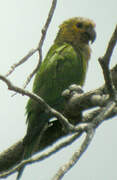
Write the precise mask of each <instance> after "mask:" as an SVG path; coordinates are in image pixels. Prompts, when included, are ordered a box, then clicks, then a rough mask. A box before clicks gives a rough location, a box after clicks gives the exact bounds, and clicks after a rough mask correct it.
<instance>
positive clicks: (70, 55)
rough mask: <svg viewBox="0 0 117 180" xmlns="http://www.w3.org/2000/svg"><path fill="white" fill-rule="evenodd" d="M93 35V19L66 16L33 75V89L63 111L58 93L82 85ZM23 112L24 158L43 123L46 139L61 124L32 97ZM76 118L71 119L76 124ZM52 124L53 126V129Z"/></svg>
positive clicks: (31, 147) (62, 99) (61, 98)
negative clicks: (25, 126)
mask: <svg viewBox="0 0 117 180" xmlns="http://www.w3.org/2000/svg"><path fill="white" fill-rule="evenodd" d="M95 39H96V31H95V23H94V22H93V20H90V19H88V18H84V17H73V18H70V19H68V20H65V21H64V22H63V23H62V24H61V25H60V26H59V31H58V33H57V35H56V38H55V40H54V42H53V45H52V46H51V47H50V49H49V51H48V53H47V55H46V57H45V59H44V60H43V61H42V63H41V66H40V67H39V70H38V71H37V73H36V75H35V79H34V83H33V89H32V91H33V93H35V94H36V95H38V96H40V97H41V98H43V99H44V101H45V102H46V103H47V104H48V105H49V106H51V107H52V108H54V109H55V110H57V111H59V112H61V113H64V98H63V96H62V95H61V94H62V92H63V91H64V90H65V89H67V88H68V87H69V86H70V85H71V84H77V85H80V86H81V87H82V86H83V85H84V82H85V78H86V73H87V69H88V64H89V60H90V57H91V48H90V42H91V43H93V42H94V41H95ZM26 115H27V120H26V122H27V133H26V135H25V137H24V155H23V159H27V158H29V157H30V156H31V155H32V154H33V153H34V152H35V149H36V144H38V141H39V142H41V140H40V139H41V138H40V136H41V133H42V136H43V130H44V128H45V127H46V125H48V129H49V124H50V131H48V130H47V131H48V132H49V133H50V134H49V133H47V136H48V139H49V136H50V135H51V136H55V137H57V134H59V133H60V132H61V131H60V130H59V129H60V128H62V126H60V122H59V120H56V119H55V123H54V120H53V123H52V122H51V119H52V118H53V116H52V115H51V114H50V113H48V112H46V109H44V108H43V107H42V105H41V104H39V103H38V102H36V101H35V100H33V99H31V98H30V99H29V100H28V103H27V105H26ZM68 120H69V119H68ZM77 121H79V120H77ZM77 121H76V122H74V121H73V122H72V121H71V122H70V123H72V124H74V125H75V124H77V123H78V122H77ZM51 126H53V127H52V129H51ZM54 126H57V128H55V127H54ZM54 128H55V129H56V131H55V130H54ZM51 130H52V131H51ZM42 139H43V137H42ZM55 139H56V138H55ZM46 143H47V145H49V143H50V142H49V141H48V142H46V138H45V142H42V144H44V146H45V145H46ZM42 146H43V145H42ZM42 149H43V148H42ZM22 169H23V168H22ZM21 171H22V170H21V169H20V170H19V174H18V177H17V180H18V179H20V175H21V173H20V172H21Z"/></svg>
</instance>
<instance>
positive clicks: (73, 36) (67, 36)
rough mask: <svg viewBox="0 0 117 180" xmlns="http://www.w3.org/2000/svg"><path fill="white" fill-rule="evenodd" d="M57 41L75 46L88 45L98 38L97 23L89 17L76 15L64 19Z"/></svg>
mask: <svg viewBox="0 0 117 180" xmlns="http://www.w3.org/2000/svg"><path fill="white" fill-rule="evenodd" d="M59 28H60V29H59V32H58V34H57V37H56V39H55V42H66V43H70V44H72V45H73V46H76V47H78V46H80V47H82V46H84V45H85V44H86V45H88V44H89V42H90V41H91V42H92V43H93V42H94V40H95V38H96V32H95V23H94V22H93V21H92V20H90V19H87V18H82V17H75V18H71V19H68V20H66V21H64V22H63V23H62V24H61V25H60V26H59Z"/></svg>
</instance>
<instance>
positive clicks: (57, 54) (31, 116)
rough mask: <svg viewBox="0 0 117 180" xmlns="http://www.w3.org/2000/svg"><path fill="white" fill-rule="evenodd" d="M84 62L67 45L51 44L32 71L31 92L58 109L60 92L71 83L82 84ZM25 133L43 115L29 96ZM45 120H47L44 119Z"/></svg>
mask: <svg viewBox="0 0 117 180" xmlns="http://www.w3.org/2000/svg"><path fill="white" fill-rule="evenodd" d="M86 68H87V62H86V61H85V59H84V58H83V56H82V54H81V53H80V51H79V52H76V51H75V49H74V48H73V47H72V46H70V45H69V44H66V43H65V44H63V45H56V44H54V45H53V46H52V47H51V49H50V50H49V52H48V54H47V56H46V58H45V60H44V61H43V63H42V64H41V67H40V69H39V71H38V72H37V74H36V77H35V80H34V85H33V92H34V93H36V94H38V95H39V96H40V97H42V98H43V99H44V100H45V101H46V102H47V103H48V104H49V105H50V106H52V107H53V108H55V109H56V110H58V111H60V112H62V110H63V97H62V96H61V93H62V91H63V90H65V89H66V88H68V86H69V85H71V84H78V85H81V86H82V85H83V83H84V79H85V73H86ZM26 110H27V122H28V132H29V131H32V129H33V128H34V129H35V127H37V126H38V127H40V129H41V127H42V125H41V124H43V123H44V119H47V118H49V117H47V115H46V114H45V113H44V110H43V109H42V107H41V106H40V105H39V104H38V103H37V102H35V101H34V100H32V99H30V100H29V101H28V104H27V106H26ZM46 121H47V120H46Z"/></svg>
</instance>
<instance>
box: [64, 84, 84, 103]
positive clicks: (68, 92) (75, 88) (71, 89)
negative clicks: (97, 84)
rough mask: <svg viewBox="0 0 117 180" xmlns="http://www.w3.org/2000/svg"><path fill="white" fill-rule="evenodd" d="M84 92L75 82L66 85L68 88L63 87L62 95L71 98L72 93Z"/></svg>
mask: <svg viewBox="0 0 117 180" xmlns="http://www.w3.org/2000/svg"><path fill="white" fill-rule="evenodd" d="M82 93H84V91H83V90H82V88H81V86H79V85H76V84H72V85H70V86H69V87H68V89H65V90H64V91H63V92H62V96H63V97H64V98H65V99H66V100H68V99H69V98H71V97H72V96H73V95H74V94H82Z"/></svg>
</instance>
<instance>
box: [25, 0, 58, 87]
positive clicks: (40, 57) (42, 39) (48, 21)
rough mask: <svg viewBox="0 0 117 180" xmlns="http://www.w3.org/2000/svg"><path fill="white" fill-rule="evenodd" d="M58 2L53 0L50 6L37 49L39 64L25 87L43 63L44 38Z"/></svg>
mask: <svg viewBox="0 0 117 180" xmlns="http://www.w3.org/2000/svg"><path fill="white" fill-rule="evenodd" d="M56 4H57V0H53V2H52V5H51V8H50V11H49V14H48V17H47V20H46V23H45V25H44V27H43V29H42V31H41V32H42V36H41V39H40V42H39V44H38V47H37V50H38V52H39V60H38V64H37V66H36V68H35V69H34V70H33V71H32V73H31V74H30V75H29V76H28V77H27V80H26V82H25V83H24V85H23V88H24V89H25V88H26V86H27V85H28V84H29V82H30V81H31V79H32V77H33V76H34V75H35V73H36V72H37V70H38V69H39V68H40V65H41V62H42V46H43V43H44V40H45V37H46V33H47V30H48V27H49V25H50V22H51V20H52V17H53V15H54V11H55V8H56Z"/></svg>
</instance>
